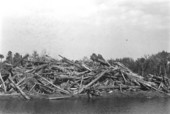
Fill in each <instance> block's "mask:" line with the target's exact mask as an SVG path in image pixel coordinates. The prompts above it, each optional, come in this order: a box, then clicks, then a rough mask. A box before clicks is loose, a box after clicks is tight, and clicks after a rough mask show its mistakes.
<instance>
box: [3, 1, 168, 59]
mask: <svg viewBox="0 0 170 114" xmlns="http://www.w3.org/2000/svg"><path fill="white" fill-rule="evenodd" d="M9 50H11V51H12V52H13V53H15V52H19V53H21V54H25V53H32V52H33V51H34V50H36V51H38V52H39V53H41V52H43V51H46V52H47V53H48V54H49V55H51V56H52V57H58V54H60V55H63V56H65V57H68V58H70V59H81V58H83V57H84V56H87V57H89V56H90V55H91V54H92V53H97V54H98V53H100V54H102V55H103V57H105V58H107V59H110V58H122V57H132V58H134V59H135V58H138V57H142V56H144V55H148V54H149V55H150V54H154V53H157V52H159V51H162V50H165V51H168V52H170V0H0V53H2V54H4V55H6V54H7V52H8V51H9Z"/></svg>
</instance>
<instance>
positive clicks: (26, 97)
mask: <svg viewBox="0 0 170 114" xmlns="http://www.w3.org/2000/svg"><path fill="white" fill-rule="evenodd" d="M8 79H9V81H10V82H11V83H12V84H13V85H14V87H15V88H16V89H17V90H18V91H19V92H20V93H21V95H22V96H23V97H24V98H25V99H27V100H29V99H30V97H29V96H27V95H26V94H25V93H24V92H23V91H22V90H21V88H20V87H19V86H18V85H16V84H15V82H14V81H13V80H12V78H11V76H9V77H8Z"/></svg>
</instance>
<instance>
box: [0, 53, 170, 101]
mask: <svg viewBox="0 0 170 114" xmlns="http://www.w3.org/2000/svg"><path fill="white" fill-rule="evenodd" d="M59 56H60V57H61V58H62V60H55V59H53V58H51V57H48V58H47V60H46V59H45V60H44V61H30V60H29V61H28V60H25V58H27V57H28V55H26V56H24V57H23V58H22V59H21V60H20V61H18V62H17V63H16V64H14V65H12V64H8V63H5V64H3V66H2V67H3V68H2V70H3V71H4V73H0V80H1V81H0V88H2V89H1V90H4V91H1V94H4V95H5V94H9V93H10V94H14V93H20V94H21V95H22V96H23V97H24V98H25V99H30V98H31V97H32V96H36V97H40V96H44V95H45V96H46V97H45V98H46V99H64V98H70V97H74V96H78V95H88V96H89V97H90V98H91V97H92V96H98V95H102V94H101V93H103V92H105V93H107V94H110V93H111V92H110V91H114V90H116V91H117V90H119V91H120V92H123V93H124V92H126V91H132V90H133V91H135V92H137V91H157V92H160V93H163V94H165V95H168V96H170V87H169V86H170V79H169V78H168V77H167V76H154V75H151V74H149V75H148V76H147V77H148V78H147V77H145V78H144V77H143V76H140V75H138V74H136V73H133V72H132V71H131V70H130V69H129V68H127V67H126V66H124V65H123V64H121V63H119V62H115V63H113V64H112V65H111V64H109V63H108V62H107V61H106V60H105V59H104V58H103V56H102V55H100V54H98V55H97V54H95V53H93V54H92V56H91V60H92V61H88V63H87V61H86V62H84V61H76V62H74V61H72V60H69V59H68V58H66V57H63V56H61V55H59ZM22 61H24V62H23V63H24V64H27V65H28V64H31V65H29V67H27V65H20V63H21V62H22ZM11 74H14V75H11ZM26 93H27V94H26ZM51 95H52V96H51Z"/></svg>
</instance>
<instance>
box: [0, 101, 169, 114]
mask: <svg viewBox="0 0 170 114" xmlns="http://www.w3.org/2000/svg"><path fill="white" fill-rule="evenodd" d="M0 114H170V99H165V98H155V99H139V98H138V99H137V98H122V99H120V98H105V99H104V98H103V99H102V98H101V99H93V100H88V99H77V100H73V99H70V100H53V101H49V100H34V101H33V100H32V101H24V100H17V99H15V100H14V99H0Z"/></svg>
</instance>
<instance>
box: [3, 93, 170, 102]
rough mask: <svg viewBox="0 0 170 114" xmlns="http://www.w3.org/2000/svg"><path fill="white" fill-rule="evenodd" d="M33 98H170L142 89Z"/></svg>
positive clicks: (36, 97) (6, 96) (34, 97)
mask: <svg viewBox="0 0 170 114" xmlns="http://www.w3.org/2000/svg"><path fill="white" fill-rule="evenodd" d="M29 96H30V98H31V99H32V100H40V99H44V100H64V99H73V100H74V99H75V100H78V99H107V98H119V99H121V98H147V99H152V98H170V96H168V95H166V94H162V93H159V92H156V91H140V92H123V93H122V92H119V91H115V92H112V93H109V94H108V93H102V94H101V96H92V97H90V98H89V97H88V95H86V94H82V95H75V96H58V95H29ZM0 99H23V97H22V95H20V94H19V93H16V94H0Z"/></svg>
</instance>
